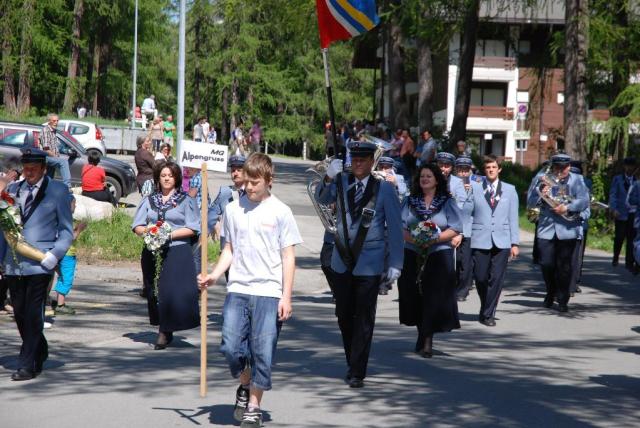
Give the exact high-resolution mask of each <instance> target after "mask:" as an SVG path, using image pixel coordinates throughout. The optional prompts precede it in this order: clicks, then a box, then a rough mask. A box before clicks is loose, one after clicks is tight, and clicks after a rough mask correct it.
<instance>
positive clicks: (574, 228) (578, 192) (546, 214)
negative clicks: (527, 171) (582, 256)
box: [527, 172, 589, 240]
mask: <svg viewBox="0 0 640 428" xmlns="http://www.w3.org/2000/svg"><path fill="white" fill-rule="evenodd" d="M534 180H535V181H536V182H535V183H534V184H533V185H531V186H529V194H528V195H527V207H528V208H533V207H536V206H538V207H540V217H539V218H538V228H537V232H538V238H542V239H553V237H554V235H555V236H557V237H558V239H560V240H564V239H582V236H583V228H582V225H583V222H584V221H585V220H586V219H588V216H589V214H588V213H589V212H588V211H587V210H588V209H589V190H588V189H587V186H586V185H585V184H584V180H583V179H582V176H581V175H579V174H574V173H572V172H570V173H569V181H568V182H567V188H568V189H567V194H568V195H569V196H570V197H571V203H569V205H568V208H569V211H570V212H574V213H579V214H580V218H579V219H576V220H573V221H569V220H566V219H565V218H563V217H562V216H559V215H558V214H556V213H554V212H553V211H551V209H550V208H549V206H548V205H547V204H546V203H545V202H544V201H542V200H541V199H540V195H538V192H537V191H536V188H537V187H538V186H539V182H538V178H534ZM585 216H586V218H585Z"/></svg>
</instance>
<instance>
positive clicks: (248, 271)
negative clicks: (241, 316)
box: [221, 195, 302, 298]
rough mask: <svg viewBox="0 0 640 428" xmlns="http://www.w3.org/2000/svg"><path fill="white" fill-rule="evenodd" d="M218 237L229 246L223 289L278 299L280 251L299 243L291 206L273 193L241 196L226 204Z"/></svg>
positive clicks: (300, 240) (299, 239) (280, 284)
mask: <svg viewBox="0 0 640 428" xmlns="http://www.w3.org/2000/svg"><path fill="white" fill-rule="evenodd" d="M221 236H222V237H224V238H225V241H226V242H229V243H231V246H232V249H233V260H232V262H231V268H230V269H229V282H228V284H227V291H228V292H230V293H241V294H249V295H253V296H265V297H275V298H281V297H282V254H281V250H282V249H283V248H286V247H290V246H292V245H298V244H301V243H302V238H301V237H300V232H299V231H298V226H297V225H296V221H295V219H294V218H293V213H292V212H291V209H290V208H289V207H288V206H287V205H285V204H284V203H283V202H281V201H280V200H279V199H278V198H276V197H275V196H273V195H271V196H269V197H268V198H267V199H265V200H264V201H262V202H259V203H256V202H252V201H251V200H249V199H248V198H247V196H246V195H245V196H242V197H241V198H240V200H234V201H233V202H231V203H229V204H228V205H227V206H226V208H225V210H224V217H223V228H222V232H221Z"/></svg>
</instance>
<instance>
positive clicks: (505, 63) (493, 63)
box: [473, 56, 516, 70]
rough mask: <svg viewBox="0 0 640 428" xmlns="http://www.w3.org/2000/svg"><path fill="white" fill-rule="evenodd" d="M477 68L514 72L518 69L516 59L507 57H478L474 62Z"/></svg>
mask: <svg viewBox="0 0 640 428" xmlns="http://www.w3.org/2000/svg"><path fill="white" fill-rule="evenodd" d="M473 65H474V66H475V67H486V68H502V69H503V70H513V69H515V68H516V59H515V58H512V57H505V56H477V57H476V58H475V60H474V61H473Z"/></svg>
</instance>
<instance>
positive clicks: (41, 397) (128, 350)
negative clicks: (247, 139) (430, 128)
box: [0, 159, 640, 428]
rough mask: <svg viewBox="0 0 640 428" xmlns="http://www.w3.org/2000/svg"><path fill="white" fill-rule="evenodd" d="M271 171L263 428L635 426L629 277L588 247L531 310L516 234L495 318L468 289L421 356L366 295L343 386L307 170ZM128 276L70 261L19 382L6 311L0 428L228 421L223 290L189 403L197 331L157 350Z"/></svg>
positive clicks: (527, 261)
mask: <svg viewBox="0 0 640 428" xmlns="http://www.w3.org/2000/svg"><path fill="white" fill-rule="evenodd" d="M276 165H277V167H276V168H277V169H276V181H275V183H274V193H275V194H276V195H277V196H278V197H279V198H281V199H282V200H283V201H284V202H286V203H288V204H289V205H290V206H291V207H292V209H293V212H294V214H295V215H296V219H297V221H298V226H299V228H300V230H301V233H302V236H303V239H304V241H305V242H304V244H303V245H301V246H300V247H298V248H297V250H296V253H297V266H298V270H297V272H296V281H295V296H294V317H293V319H292V320H291V321H290V322H287V323H286V325H285V326H284V328H283V330H282V334H281V336H280V341H279V344H278V353H277V365H276V367H275V369H274V380H273V384H274V389H273V390H272V391H269V392H267V393H265V397H264V400H263V410H264V413H265V426H267V427H269V426H271V427H276V426H277V427H360V426H366V427H431V426H433V427H441V426H442V427H445V426H507V427H552V426H561V427H574V426H575V427H605V426H611V427H637V426H638V424H639V422H638V421H640V319H639V317H638V314H639V313H640V277H633V276H631V275H630V274H628V273H627V272H626V271H625V270H624V269H623V268H622V267H618V268H612V267H611V265H610V256H608V255H607V254H605V253H602V252H598V251H590V250H588V251H587V254H586V260H585V270H584V281H583V282H584V285H583V286H582V289H583V293H581V294H578V295H576V297H575V298H574V299H572V301H571V302H570V308H571V311H570V312H569V313H568V314H560V313H559V312H557V311H555V310H550V309H545V308H543V307H542V305H541V304H542V299H543V296H544V290H543V284H542V280H541V274H540V272H539V270H538V268H537V267H535V266H533V265H531V258H530V254H531V236H530V235H529V234H524V242H523V245H522V256H521V258H520V259H519V260H518V261H516V262H513V263H512V264H511V265H510V266H509V269H508V272H507V277H506V284H505V290H504V292H503V294H502V297H501V302H500V305H499V307H498V313H497V317H498V320H497V322H498V325H497V326H496V327H494V328H488V327H485V326H483V325H481V324H479V323H478V322H477V312H478V309H479V303H478V299H477V297H476V296H475V295H474V294H472V295H471V298H470V299H468V300H467V301H466V302H463V303H461V304H460V313H461V315H460V316H461V321H462V328H461V329H460V330H457V331H454V332H452V333H448V334H442V335H436V337H435V340H434V348H435V355H434V357H433V358H432V359H430V360H425V359H422V358H420V357H419V356H417V355H416V354H414V353H413V352H412V348H413V345H414V342H415V331H414V329H413V328H409V327H404V326H401V325H399V324H398V318H397V316H398V306H397V301H396V298H397V294H396V290H393V291H392V292H391V293H390V294H389V295H388V296H383V297H381V298H380V299H379V303H378V315H377V325H376V331H375V335H374V343H373V348H372V353H371V359H370V375H369V377H368V378H367V380H366V387H365V388H364V389H362V390H352V389H349V388H348V387H347V386H346V385H345V384H344V383H343V381H342V377H343V375H344V372H345V363H344V357H343V353H342V346H341V342H340V335H339V332H338V329H337V325H336V321H335V318H334V315H333V306H332V304H331V299H330V295H329V294H328V289H327V286H326V283H325V280H324V277H323V276H322V273H321V271H320V269H319V263H318V257H319V249H320V246H321V239H322V229H321V224H320V222H319V220H318V219H317V218H316V217H315V214H314V211H313V208H312V207H311V205H310V203H309V202H308V198H307V195H306V189H305V178H304V170H305V168H306V167H307V166H308V165H309V163H304V162H301V161H294V160H281V159H277V160H276ZM225 181H226V175H225V174H218V173H215V174H213V177H212V178H211V180H210V183H211V185H212V187H213V189H217V186H218V185H219V184H220V183H222V182H225ZM212 193H215V192H212ZM129 202H131V203H134V204H135V203H136V202H137V201H136V200H135V197H131V198H130V200H129ZM132 239H133V237H132ZM140 284H141V274H140V269H139V265H138V263H137V261H135V260H132V261H131V263H130V264H121V265H116V266H102V265H96V264H93V263H92V261H90V260H82V261H81V263H80V265H79V269H78V276H77V280H76V283H75V285H74V289H73V291H72V293H71V295H70V297H69V300H68V301H69V304H70V305H73V307H75V308H76V309H77V312H78V313H77V315H76V316H66V317H63V316H58V317H55V319H54V320H53V321H54V325H53V328H51V329H49V330H47V331H46V335H47V338H48V340H49V345H50V357H49V360H48V361H47V362H46V363H45V371H44V372H43V374H42V375H41V376H39V377H38V378H36V379H35V380H33V381H30V382H21V383H17V382H12V381H11V380H10V379H9V377H10V375H11V372H12V371H13V370H14V369H15V368H16V366H15V364H16V355H17V354H18V351H19V344H20V341H19V337H18V334H17V331H16V328H15V324H14V322H13V320H12V319H11V318H10V317H9V316H7V315H1V316H0V367H2V368H1V369H0V426H1V427H3V428H14V427H15V428H30V427H34V428H35V427H42V426H45V427H47V428H58V427H65V428H67V427H92V428H101V427H122V426H124V427H152V426H153V427H157V428H162V427H197V426H235V425H238V424H237V423H236V422H235V421H234V420H233V418H232V409H233V402H234V392H235V387H236V385H235V383H234V381H233V380H232V379H231V378H230V376H229V374H228V371H227V368H226V365H225V363H224V361H223V359H222V357H221V356H220V354H219V353H218V349H217V348H218V344H219V342H220V326H221V317H220V310H221V305H222V301H223V298H224V293H225V290H224V287H222V286H218V287H216V288H213V289H211V290H212V291H211V292H210V293H209V295H210V301H209V325H208V329H209V335H208V343H209V353H208V354H209V369H208V378H209V380H208V386H209V392H208V395H207V397H206V398H200V397H199V387H198V385H199V346H200V334H199V330H191V331H186V332H180V333H178V334H177V335H176V339H177V340H176V341H175V344H174V345H172V346H171V347H170V348H168V349H167V350H165V351H154V350H153V343H154V342H155V331H154V329H153V328H152V327H151V326H149V325H148V319H147V317H146V303H145V301H144V300H142V299H141V298H140V297H139V296H138V295H137V292H138V290H139V289H140ZM472 293H474V292H472Z"/></svg>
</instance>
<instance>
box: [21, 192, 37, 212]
mask: <svg viewBox="0 0 640 428" xmlns="http://www.w3.org/2000/svg"><path fill="white" fill-rule="evenodd" d="M35 187H36V186H34V185H31V184H27V199H25V201H24V208H23V210H22V213H23V215H25V216H26V215H28V214H29V211H31V206H32V205H33V189H34V188H35Z"/></svg>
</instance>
